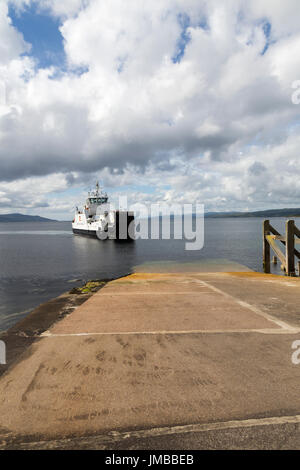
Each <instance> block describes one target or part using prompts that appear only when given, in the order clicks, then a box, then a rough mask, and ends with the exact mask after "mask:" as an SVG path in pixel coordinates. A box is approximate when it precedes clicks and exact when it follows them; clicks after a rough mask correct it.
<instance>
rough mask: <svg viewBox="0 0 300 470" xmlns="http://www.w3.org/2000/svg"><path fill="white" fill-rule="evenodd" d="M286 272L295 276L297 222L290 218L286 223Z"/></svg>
mask: <svg viewBox="0 0 300 470" xmlns="http://www.w3.org/2000/svg"><path fill="white" fill-rule="evenodd" d="M285 248H286V250H285V257H286V273H287V275H288V276H295V222H294V220H288V221H287V223H286V246H285Z"/></svg>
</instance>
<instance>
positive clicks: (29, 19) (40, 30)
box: [9, 5, 65, 68]
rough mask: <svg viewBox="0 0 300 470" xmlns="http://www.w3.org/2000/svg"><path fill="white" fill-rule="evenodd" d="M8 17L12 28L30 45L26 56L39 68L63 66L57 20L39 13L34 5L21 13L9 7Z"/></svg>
mask: <svg viewBox="0 0 300 470" xmlns="http://www.w3.org/2000/svg"><path fill="white" fill-rule="evenodd" d="M9 16H10V18H11V20H12V24H13V26H14V27H15V28H17V30H18V31H20V32H21V33H22V34H23V36H24V39H25V41H26V42H27V43H29V44H31V47H32V48H31V51H30V52H29V53H27V54H26V55H29V56H32V57H34V58H35V59H36V60H37V62H38V66H39V68H46V67H50V66H56V67H63V66H64V64H65V51H64V45H63V37H62V35H61V33H60V31H59V26H60V22H59V20H57V19H56V18H53V17H52V16H50V15H47V14H42V13H40V12H39V11H38V10H37V8H36V6H34V5H33V6H31V7H30V8H26V9H25V10H24V11H21V12H17V11H16V10H15V9H14V8H13V7H10V9H9Z"/></svg>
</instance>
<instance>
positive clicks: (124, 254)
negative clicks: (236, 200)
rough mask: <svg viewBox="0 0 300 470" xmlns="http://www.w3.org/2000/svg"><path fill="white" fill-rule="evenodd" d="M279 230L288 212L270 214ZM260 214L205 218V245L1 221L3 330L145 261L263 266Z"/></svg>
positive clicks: (63, 225) (0, 316)
mask: <svg viewBox="0 0 300 470" xmlns="http://www.w3.org/2000/svg"><path fill="white" fill-rule="evenodd" d="M271 222H272V224H273V226H274V227H275V228H277V229H278V230H279V231H283V230H284V223H285V219H284V218H274V219H272V221H271ZM261 233H262V219H261V218H245V219H235V218H232V219H206V220H205V244H204V248H203V249H202V250H201V251H186V250H185V242H184V241H182V240H137V241H135V242H132V243H126V244H122V243H121V244H120V243H116V242H114V241H111V240H108V241H100V240H98V239H92V238H86V237H82V236H78V235H76V236H74V235H73V234H72V231H71V223H69V222H54V223H52V222H48V223H40V222H38V223H0V331H1V330H5V329H7V328H9V327H10V326H12V325H13V324H14V323H16V322H17V321H18V320H20V319H21V318H23V317H24V316H26V315H27V314H28V313H29V312H30V311H31V310H32V309H33V308H35V307H36V306H37V305H39V304H41V303H43V302H45V301H47V300H49V299H51V298H53V297H56V296H58V295H60V294H61V293H63V292H65V291H68V290H70V289H71V288H72V287H74V286H76V285H80V284H82V282H83V281H84V280H88V279H110V278H114V277H118V276H122V275H125V274H127V273H130V272H132V270H133V268H134V266H137V265H141V264H144V263H147V262H155V261H159V262H164V261H165V262H168V261H177V262H178V263H182V262H193V261H198V262H199V261H200V262H203V263H205V262H206V260H221V259H226V260H230V261H234V262H238V263H241V264H243V265H246V266H248V267H249V268H251V269H253V270H255V271H261V268H262V255H261V251H262V240H261V238H262V237H261Z"/></svg>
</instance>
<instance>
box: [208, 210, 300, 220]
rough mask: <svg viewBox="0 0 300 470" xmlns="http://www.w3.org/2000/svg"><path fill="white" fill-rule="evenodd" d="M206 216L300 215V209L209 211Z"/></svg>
mask: <svg viewBox="0 0 300 470" xmlns="http://www.w3.org/2000/svg"><path fill="white" fill-rule="evenodd" d="M205 217H209V218H215V219H217V218H225V217H264V218H266V217H300V209H295V208H292V209H270V210H264V211H255V212H207V213H206V214H205Z"/></svg>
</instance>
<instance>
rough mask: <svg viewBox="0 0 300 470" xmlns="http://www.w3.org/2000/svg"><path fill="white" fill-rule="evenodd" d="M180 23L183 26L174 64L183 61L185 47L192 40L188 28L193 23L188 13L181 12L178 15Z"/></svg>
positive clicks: (173, 58)
mask: <svg viewBox="0 0 300 470" xmlns="http://www.w3.org/2000/svg"><path fill="white" fill-rule="evenodd" d="M177 20H178V23H179V25H180V27H181V34H180V37H179V39H178V41H177V47H176V52H175V54H174V56H173V57H172V61H173V62H174V64H177V63H179V62H180V61H181V59H182V57H183V56H184V52H185V48H186V46H187V44H188V43H189V42H190V40H191V35H190V34H189V32H188V28H189V26H190V24H191V20H190V17H189V16H188V15H187V14H186V13H180V14H179V15H178V16H177Z"/></svg>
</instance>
